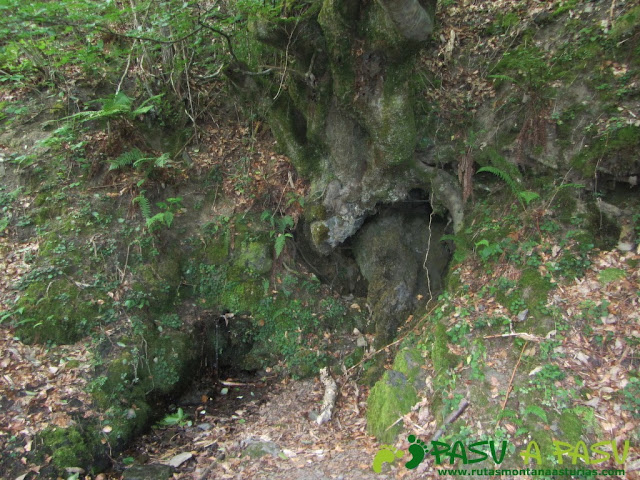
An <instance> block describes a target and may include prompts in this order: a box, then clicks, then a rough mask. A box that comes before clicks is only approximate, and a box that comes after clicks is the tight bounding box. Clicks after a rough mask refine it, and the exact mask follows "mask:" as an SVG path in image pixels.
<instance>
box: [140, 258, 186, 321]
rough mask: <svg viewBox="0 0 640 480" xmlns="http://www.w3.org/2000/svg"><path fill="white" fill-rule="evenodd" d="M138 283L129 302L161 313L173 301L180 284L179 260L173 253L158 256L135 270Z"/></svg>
mask: <svg viewBox="0 0 640 480" xmlns="http://www.w3.org/2000/svg"><path fill="white" fill-rule="evenodd" d="M136 275H137V277H138V278H139V281H138V282H136V283H134V284H133V286H132V288H131V290H132V295H130V296H131V300H132V301H133V302H134V303H135V306H137V307H139V308H141V307H142V306H143V305H146V306H148V307H149V308H150V310H151V311H153V312H157V313H162V312H164V311H166V310H167V308H169V307H171V306H172V305H173V303H174V301H175V297H176V296H175V292H176V290H177V289H178V286H179V285H180V283H181V280H182V275H181V269H180V259H179V258H177V257H176V256H175V252H172V253H171V254H166V255H159V256H158V257H156V259H154V261H153V262H152V263H148V264H145V265H140V266H139V267H138V268H137V269H136Z"/></svg>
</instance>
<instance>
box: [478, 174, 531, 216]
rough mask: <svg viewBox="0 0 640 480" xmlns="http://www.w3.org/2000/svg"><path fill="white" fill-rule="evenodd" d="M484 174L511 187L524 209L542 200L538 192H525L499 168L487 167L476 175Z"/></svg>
mask: <svg viewBox="0 0 640 480" xmlns="http://www.w3.org/2000/svg"><path fill="white" fill-rule="evenodd" d="M482 172H488V173H491V174H493V175H495V176H496V177H498V178H500V179H501V180H502V181H503V182H504V183H506V184H507V185H509V188H510V189H511V191H512V192H513V194H514V195H515V196H516V198H517V199H518V200H519V201H520V204H521V205H522V208H524V209H526V207H527V206H528V205H529V204H530V203H531V202H533V201H534V200H537V199H539V198H540V195H539V194H537V193H536V192H532V191H529V190H523V189H522V188H521V187H520V185H518V183H517V182H516V181H515V180H514V179H513V178H511V175H509V174H508V173H507V172H505V171H504V170H501V169H499V168H497V167H490V166H487V167H482V168H479V169H478V171H477V172H476V173H482Z"/></svg>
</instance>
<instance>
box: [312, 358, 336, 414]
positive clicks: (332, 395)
mask: <svg viewBox="0 0 640 480" xmlns="http://www.w3.org/2000/svg"><path fill="white" fill-rule="evenodd" d="M320 381H321V382H322V384H323V385H324V388H325V390H324V399H323V400H322V410H321V411H320V414H319V415H318V418H316V423H317V424H318V425H322V424H323V423H326V422H328V421H329V420H331V415H332V414H333V407H334V406H335V404H336V397H337V395H338V384H337V383H336V381H335V380H334V379H333V378H332V377H331V375H329V372H328V370H327V367H324V368H323V369H322V370H320Z"/></svg>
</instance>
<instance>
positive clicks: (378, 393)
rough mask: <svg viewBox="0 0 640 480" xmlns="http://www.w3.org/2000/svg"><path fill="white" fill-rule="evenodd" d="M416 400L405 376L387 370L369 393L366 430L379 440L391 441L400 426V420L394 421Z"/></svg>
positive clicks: (413, 390) (415, 393)
mask: <svg viewBox="0 0 640 480" xmlns="http://www.w3.org/2000/svg"><path fill="white" fill-rule="evenodd" d="M417 402H418V394H417V392H416V389H415V388H414V387H413V385H411V382H409V380H408V379H407V377H406V376H405V375H404V374H402V373H400V372H397V371H395V370H388V371H387V372H385V374H384V375H383V377H382V380H380V381H378V382H377V383H376V384H375V385H374V387H373V388H372V389H371V392H370V393H369V398H368V400H367V430H368V431H369V433H370V434H372V435H375V436H376V438H377V439H378V440H379V441H380V442H382V443H393V442H394V440H395V438H396V436H397V435H398V433H400V431H401V428H402V427H401V425H400V422H398V423H396V421H397V420H398V419H399V418H401V417H402V416H403V415H404V414H406V413H407V412H409V410H411V407H412V406H413V405H415V404H416V403H417ZM394 424H395V425H394ZM392 425H394V426H393V427H392ZM390 427H391V428H390Z"/></svg>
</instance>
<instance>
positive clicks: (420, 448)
mask: <svg viewBox="0 0 640 480" xmlns="http://www.w3.org/2000/svg"><path fill="white" fill-rule="evenodd" d="M407 440H408V441H409V443H410V444H411V445H409V453H410V454H411V455H412V458H411V460H409V461H408V462H407V463H405V464H404V466H405V467H407V468H408V469H409V470H412V469H414V468H416V467H417V466H418V465H420V464H421V463H422V460H424V456H425V454H426V453H427V452H428V451H429V448H428V447H427V446H426V445H425V443H424V442H423V441H422V440H420V439H419V438H418V437H416V436H415V435H409V437H407Z"/></svg>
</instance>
